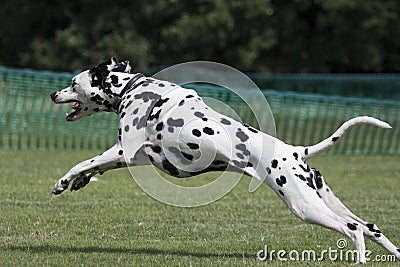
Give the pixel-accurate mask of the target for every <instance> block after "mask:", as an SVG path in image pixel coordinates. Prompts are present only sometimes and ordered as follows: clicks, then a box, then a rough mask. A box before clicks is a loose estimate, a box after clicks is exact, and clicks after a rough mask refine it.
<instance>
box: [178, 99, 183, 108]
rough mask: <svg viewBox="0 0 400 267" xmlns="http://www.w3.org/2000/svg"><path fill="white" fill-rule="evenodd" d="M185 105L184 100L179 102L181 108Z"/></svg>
mask: <svg viewBox="0 0 400 267" xmlns="http://www.w3.org/2000/svg"><path fill="white" fill-rule="evenodd" d="M183 104H185V100H184V99H182V100H181V102H179V104H178V106H180V107H181V106H183Z"/></svg>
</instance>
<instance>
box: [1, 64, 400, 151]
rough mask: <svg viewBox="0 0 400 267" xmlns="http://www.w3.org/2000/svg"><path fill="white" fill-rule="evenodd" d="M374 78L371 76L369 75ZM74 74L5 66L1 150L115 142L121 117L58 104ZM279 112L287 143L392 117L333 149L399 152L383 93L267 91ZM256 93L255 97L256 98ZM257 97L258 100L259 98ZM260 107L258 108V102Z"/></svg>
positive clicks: (204, 91)
mask: <svg viewBox="0 0 400 267" xmlns="http://www.w3.org/2000/svg"><path fill="white" fill-rule="evenodd" d="M367 77H368V76H367ZM71 78H72V74H71V73H56V72H48V71H35V70H25V69H23V70H22V69H12V68H4V67H0V105H1V108H0V149H32V150H33V149H41V150H51V149H60V150H61V149H68V150H71V149H72V150H80V149H96V150H97V149H102V150H103V149H106V148H108V147H110V146H112V144H113V143H114V142H115V140H116V135H117V129H118V118H117V116H116V115H115V114H111V113H102V114H96V115H93V116H91V117H86V118H82V119H80V120H78V121H76V122H67V121H66V120H65V113H66V112H70V110H71V109H70V108H69V107H67V105H55V104H53V103H52V101H51V100H50V97H49V94H50V93H51V92H53V91H56V90H58V89H60V88H64V87H66V86H68V85H69V84H70V81H71ZM196 90H197V91H198V93H199V95H201V96H202V97H208V98H213V99H218V100H220V101H222V102H224V103H225V104H227V105H228V106H229V107H231V108H233V109H234V110H235V111H236V112H237V114H238V115H239V116H240V117H241V119H242V121H244V122H246V123H248V124H251V125H253V126H257V122H256V121H255V119H254V116H253V114H252V112H251V110H250V109H249V108H248V107H247V105H246V104H245V103H244V102H243V100H241V98H240V97H238V96H237V95H235V94H233V93H231V92H229V91H228V90H226V89H222V88H217V87H211V86H204V85H202V86H200V85H198V86H196ZM263 93H264V95H265V96H266V98H267V100H268V102H269V104H270V107H271V109H272V112H273V114H274V117H275V122H276V127H277V136H278V138H280V139H281V140H283V141H285V142H286V143H290V144H295V145H310V144H315V143H317V142H319V141H320V140H322V139H324V138H326V137H328V136H329V135H330V134H331V133H333V131H335V130H336V129H337V128H338V127H339V126H340V124H341V123H342V122H344V121H346V120H348V119H350V118H352V117H355V116H361V115H368V116H374V117H377V118H379V119H382V120H385V121H387V122H389V123H390V124H391V125H392V126H393V127H394V129H392V130H385V129H378V128H376V127H374V126H369V125H360V126H356V127H355V128H353V129H352V130H351V131H350V132H349V133H348V134H346V137H345V138H343V139H342V140H341V141H340V142H339V144H337V145H336V146H335V147H334V148H333V149H331V150H329V151H328V152H327V153H331V154H399V153H400V144H399V131H400V126H398V125H399V122H400V118H399V114H400V105H399V103H398V101H394V100H382V99H379V100H378V99H377V98H360V97H341V96H327V95H319V94H310V93H294V92H285V91H275V90H263ZM251 94H252V93H251V92H250V91H249V96H250V98H251ZM256 102H257V99H255V100H254V101H253V102H252V103H256ZM253 108H254V107H253Z"/></svg>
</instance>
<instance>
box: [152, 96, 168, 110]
mask: <svg viewBox="0 0 400 267" xmlns="http://www.w3.org/2000/svg"><path fill="white" fill-rule="evenodd" d="M168 100H169V98H164V99H162V98H160V99H159V100H158V101H157V102H156V103H155V104H154V106H155V107H158V108H159V107H161V106H162V105H164V103H166V102H168Z"/></svg>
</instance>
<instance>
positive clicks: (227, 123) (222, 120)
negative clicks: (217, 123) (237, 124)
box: [221, 118, 231, 125]
mask: <svg viewBox="0 0 400 267" xmlns="http://www.w3.org/2000/svg"><path fill="white" fill-rule="evenodd" d="M221 123H222V124H225V125H231V122H230V121H228V120H227V119H225V118H222V119H221Z"/></svg>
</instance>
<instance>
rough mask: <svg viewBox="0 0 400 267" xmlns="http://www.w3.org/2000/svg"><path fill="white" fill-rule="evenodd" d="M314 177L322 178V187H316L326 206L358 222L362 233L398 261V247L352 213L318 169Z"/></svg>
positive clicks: (399, 256)
mask: <svg viewBox="0 0 400 267" xmlns="http://www.w3.org/2000/svg"><path fill="white" fill-rule="evenodd" d="M315 173H317V175H316V178H317V177H319V178H317V179H322V181H320V183H321V184H322V187H321V188H320V189H318V193H319V195H320V196H321V198H322V199H323V201H324V202H325V204H326V206H327V207H328V208H330V209H331V210H332V211H333V212H334V213H336V214H338V215H339V216H341V217H343V218H345V219H346V220H348V221H355V222H356V223H358V224H359V226H360V227H361V229H362V230H363V234H364V235H365V236H367V237H368V238H370V239H371V240H372V241H374V242H375V243H377V244H379V245H381V246H382V247H383V248H385V249H386V250H387V251H388V252H389V253H390V254H392V255H395V257H396V259H397V261H400V249H399V248H397V247H396V246H395V245H394V244H393V243H392V242H391V241H390V240H389V239H388V238H387V237H386V236H385V235H384V234H383V233H382V232H381V231H380V229H379V228H378V227H377V226H376V225H375V224H372V223H369V222H367V221H365V220H363V219H361V218H359V217H358V216H356V215H355V214H354V213H352V212H351V211H350V210H349V209H348V208H347V207H346V206H345V205H344V204H343V203H342V202H341V201H340V199H339V198H337V197H336V196H335V194H334V193H333V192H332V190H331V189H330V188H329V187H328V185H327V184H326V183H325V181H324V180H323V177H322V176H321V175H320V174H319V172H318V171H316V172H315Z"/></svg>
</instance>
